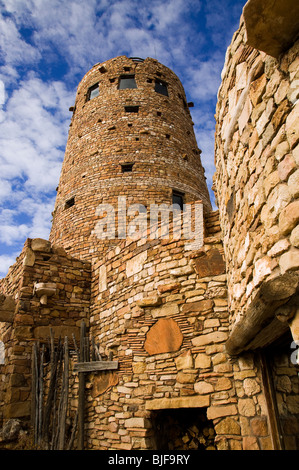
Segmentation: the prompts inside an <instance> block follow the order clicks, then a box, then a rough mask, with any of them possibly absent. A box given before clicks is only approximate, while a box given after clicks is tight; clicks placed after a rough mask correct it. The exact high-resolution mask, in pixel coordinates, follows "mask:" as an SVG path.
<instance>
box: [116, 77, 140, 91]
mask: <svg viewBox="0 0 299 470" xmlns="http://www.w3.org/2000/svg"><path fill="white" fill-rule="evenodd" d="M126 88H131V89H132V88H137V85H136V81H135V76H134V75H122V76H121V77H120V79H119V85H118V89H119V90H124V89H126Z"/></svg>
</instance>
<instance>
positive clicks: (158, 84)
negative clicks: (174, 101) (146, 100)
mask: <svg viewBox="0 0 299 470" xmlns="http://www.w3.org/2000/svg"><path fill="white" fill-rule="evenodd" d="M155 91H156V92H157V93H160V94H161V95H165V96H168V89H167V84H166V83H165V82H162V81H161V80H155Z"/></svg>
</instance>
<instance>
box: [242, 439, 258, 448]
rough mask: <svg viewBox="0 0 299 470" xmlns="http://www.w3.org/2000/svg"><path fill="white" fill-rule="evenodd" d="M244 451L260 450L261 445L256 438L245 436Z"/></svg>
mask: <svg viewBox="0 0 299 470" xmlns="http://www.w3.org/2000/svg"><path fill="white" fill-rule="evenodd" d="M243 450H259V445H258V442H257V439H256V437H253V436H245V437H243Z"/></svg>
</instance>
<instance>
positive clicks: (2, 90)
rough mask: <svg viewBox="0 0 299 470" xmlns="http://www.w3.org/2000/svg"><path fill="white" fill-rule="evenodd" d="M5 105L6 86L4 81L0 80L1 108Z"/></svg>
mask: <svg viewBox="0 0 299 470" xmlns="http://www.w3.org/2000/svg"><path fill="white" fill-rule="evenodd" d="M4 103H5V85H4V82H3V81H2V80H0V106H2V105H4Z"/></svg>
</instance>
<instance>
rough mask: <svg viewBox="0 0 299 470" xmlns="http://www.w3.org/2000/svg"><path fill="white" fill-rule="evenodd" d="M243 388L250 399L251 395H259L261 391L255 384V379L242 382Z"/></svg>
mask: <svg viewBox="0 0 299 470" xmlns="http://www.w3.org/2000/svg"><path fill="white" fill-rule="evenodd" d="M243 387H244V390H245V393H246V395H248V396H249V397H251V396H252V395H255V394H256V393H259V392H260V390H261V387H260V385H259V384H258V383H257V381H256V380H255V379H250V378H247V379H245V380H244V382H243Z"/></svg>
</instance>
